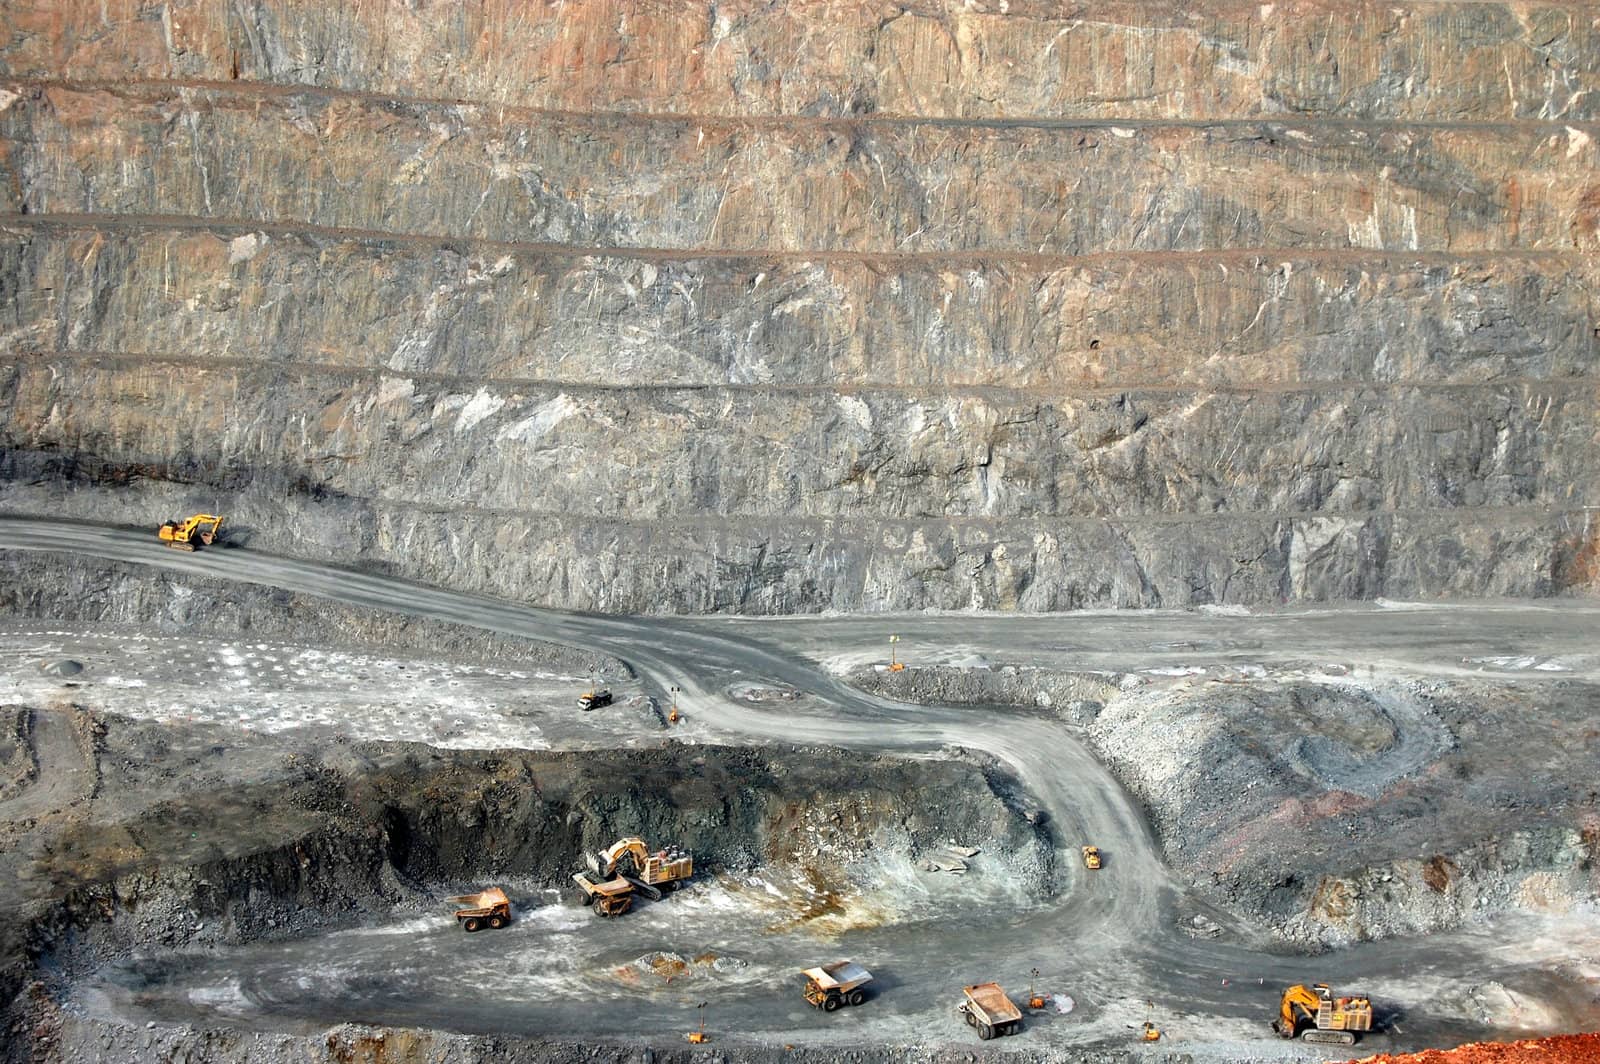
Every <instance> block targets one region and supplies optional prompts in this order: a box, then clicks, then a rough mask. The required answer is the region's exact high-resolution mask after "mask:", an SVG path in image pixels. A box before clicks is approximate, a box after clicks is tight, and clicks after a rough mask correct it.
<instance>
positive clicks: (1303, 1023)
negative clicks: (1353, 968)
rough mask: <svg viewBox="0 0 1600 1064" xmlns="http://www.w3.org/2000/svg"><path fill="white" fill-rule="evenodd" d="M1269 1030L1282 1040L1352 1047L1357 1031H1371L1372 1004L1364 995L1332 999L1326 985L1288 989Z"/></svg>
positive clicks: (1319, 984)
mask: <svg viewBox="0 0 1600 1064" xmlns="http://www.w3.org/2000/svg"><path fill="white" fill-rule="evenodd" d="M1272 1029H1273V1030H1274V1031H1277V1032H1278V1034H1279V1035H1280V1036H1281V1037H1284V1038H1296V1037H1298V1038H1299V1039H1300V1040H1301V1041H1304V1042H1323V1043H1327V1044H1329V1045H1341V1046H1353V1045H1355V1044H1356V1033H1357V1032H1358V1031H1370V1030H1372V1001H1371V999H1370V998H1368V997H1367V996H1366V995H1365V994H1353V995H1351V996H1350V997H1334V996H1333V991H1332V990H1329V989H1328V984H1327V983H1317V984H1315V985H1314V986H1310V987H1306V986H1291V987H1290V988H1289V989H1287V990H1285V991H1284V992H1283V1000H1282V1001H1280V1002H1279V1003H1278V1018H1277V1019H1276V1020H1274V1021H1272Z"/></svg>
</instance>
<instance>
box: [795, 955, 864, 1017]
mask: <svg viewBox="0 0 1600 1064" xmlns="http://www.w3.org/2000/svg"><path fill="white" fill-rule="evenodd" d="M800 974H801V975H803V976H805V977H806V988H805V991H804V993H805V996H806V1003H807V1004H809V1005H810V1006H811V1007H812V1008H814V1009H821V1010H822V1011H823V1012H834V1011H836V1010H837V1009H838V1008H839V1006H840V1005H859V1004H861V1003H862V1002H863V1001H865V1000H867V992H866V991H865V990H863V989H861V988H862V987H863V986H865V985H866V984H867V983H869V982H871V981H872V973H871V972H869V971H867V970H866V969H865V968H863V967H861V965H859V964H857V963H856V962H855V961H835V962H833V963H832V964H824V965H822V966H821V967H817V968H803V969H801V971H800Z"/></svg>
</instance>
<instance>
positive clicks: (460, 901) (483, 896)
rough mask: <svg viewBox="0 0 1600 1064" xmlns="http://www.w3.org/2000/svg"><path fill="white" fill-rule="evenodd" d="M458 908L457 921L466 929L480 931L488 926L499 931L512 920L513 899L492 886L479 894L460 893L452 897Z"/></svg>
mask: <svg viewBox="0 0 1600 1064" xmlns="http://www.w3.org/2000/svg"><path fill="white" fill-rule="evenodd" d="M450 900H451V901H452V902H454V903H455V904H456V905H458V906H460V908H458V909H456V923H458V924H460V925H461V927H462V929H463V930H465V931H479V930H482V929H483V928H485V927H487V928H490V929H492V930H495V931H498V930H500V929H501V928H502V927H504V926H506V925H507V924H509V923H510V922H511V901H510V899H508V898H507V897H506V892H505V891H503V890H501V889H500V888H499V887H490V888H489V889H488V890H485V891H480V892H479V893H477V894H460V895H457V896H456V897H454V898H451V899H450Z"/></svg>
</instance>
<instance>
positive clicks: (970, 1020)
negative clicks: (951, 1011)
mask: <svg viewBox="0 0 1600 1064" xmlns="http://www.w3.org/2000/svg"><path fill="white" fill-rule="evenodd" d="M961 1015H962V1016H964V1017H965V1018H966V1021H967V1026H968V1027H976V1026H978V1021H977V1019H976V1018H975V1017H974V1016H973V1015H972V1013H970V1012H968V1011H967V1010H966V1009H962V1010H961Z"/></svg>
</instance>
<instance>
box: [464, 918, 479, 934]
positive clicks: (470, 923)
mask: <svg viewBox="0 0 1600 1064" xmlns="http://www.w3.org/2000/svg"><path fill="white" fill-rule="evenodd" d="M461 926H462V927H464V928H466V929H467V930H468V931H476V930H477V929H478V928H480V927H482V926H483V925H482V924H481V923H479V922H478V918H477V917H476V916H469V917H467V919H466V921H465V922H464V923H463V924H462V925H461Z"/></svg>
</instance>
